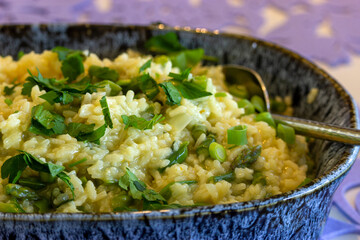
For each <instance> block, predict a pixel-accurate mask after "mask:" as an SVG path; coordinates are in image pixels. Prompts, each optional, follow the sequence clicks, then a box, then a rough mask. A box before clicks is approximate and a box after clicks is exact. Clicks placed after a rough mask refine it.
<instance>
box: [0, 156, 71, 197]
mask: <svg viewBox="0 0 360 240" xmlns="http://www.w3.org/2000/svg"><path fill="white" fill-rule="evenodd" d="M20 152H21V153H20V154H18V155H16V156H14V157H11V158H9V159H7V160H6V161H5V162H4V164H3V165H2V167H1V178H2V179H5V178H7V177H9V182H11V183H16V182H17V181H18V180H19V178H20V176H21V173H22V172H23V171H24V170H25V168H26V167H27V166H29V167H30V168H31V169H32V170H34V171H37V172H45V173H49V174H51V176H52V177H55V176H57V177H59V178H60V179H61V180H63V181H64V182H65V183H66V184H67V185H68V186H69V188H70V190H71V192H72V194H73V197H75V194H74V186H73V184H72V183H71V182H70V177H69V176H68V175H67V174H66V173H64V169H65V167H63V166H59V165H56V164H54V163H51V162H47V163H44V162H43V161H41V160H39V159H38V158H36V157H34V156H33V155H31V154H30V153H27V152H25V151H20Z"/></svg>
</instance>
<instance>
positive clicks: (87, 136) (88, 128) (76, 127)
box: [67, 123, 107, 144]
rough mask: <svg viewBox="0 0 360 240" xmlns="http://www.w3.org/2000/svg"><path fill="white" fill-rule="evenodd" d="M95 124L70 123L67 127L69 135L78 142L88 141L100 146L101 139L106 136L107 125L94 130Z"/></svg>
mask: <svg viewBox="0 0 360 240" xmlns="http://www.w3.org/2000/svg"><path fill="white" fill-rule="evenodd" d="M94 127H95V124H83V123H69V125H68V126H67V131H68V134H69V135H70V136H72V137H74V138H76V139H77V140H78V141H87V142H94V143H96V144H100V138H101V137H102V136H104V135H105V130H106V127H107V125H106V124H104V125H102V126H101V127H99V128H97V129H96V130H94Z"/></svg>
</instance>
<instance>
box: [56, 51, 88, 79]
mask: <svg viewBox="0 0 360 240" xmlns="http://www.w3.org/2000/svg"><path fill="white" fill-rule="evenodd" d="M52 51H53V52H56V53H57V54H58V58H59V61H61V71H62V73H63V75H64V77H65V78H68V79H69V80H70V81H73V80H75V79H76V78H77V77H78V76H79V75H80V74H81V73H83V72H84V64H83V60H84V59H85V55H84V53H83V52H82V51H79V50H72V49H69V48H66V47H60V46H58V47H55V48H53V49H52Z"/></svg>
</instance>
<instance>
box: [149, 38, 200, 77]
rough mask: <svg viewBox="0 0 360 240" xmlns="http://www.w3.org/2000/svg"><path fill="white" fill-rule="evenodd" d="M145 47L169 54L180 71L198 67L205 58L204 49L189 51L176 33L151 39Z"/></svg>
mask: <svg viewBox="0 0 360 240" xmlns="http://www.w3.org/2000/svg"><path fill="white" fill-rule="evenodd" d="M145 47H146V48H147V49H148V50H150V51H152V52H156V53H161V54H167V55H168V56H169V58H170V60H171V62H172V64H173V66H174V67H179V68H180V70H184V69H186V68H187V67H191V66H194V65H196V64H197V63H199V62H200V61H201V59H202V58H203V57H204V50H203V49H201V48H198V49H193V50H188V49H186V48H185V47H184V46H182V45H181V44H180V42H179V40H178V38H177V36H176V34H175V33H174V32H169V33H167V34H164V35H159V36H155V37H152V38H150V39H149V41H147V42H146V44H145Z"/></svg>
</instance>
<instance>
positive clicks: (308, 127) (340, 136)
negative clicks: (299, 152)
mask: <svg viewBox="0 0 360 240" xmlns="http://www.w3.org/2000/svg"><path fill="white" fill-rule="evenodd" d="M271 115H272V117H273V119H274V120H275V122H277V123H281V124H285V125H288V126H291V127H293V128H294V130H295V132H296V133H297V134H299V135H303V136H309V137H314V138H321V139H325V140H331V141H336V142H342V143H348V144H354V145H360V130H358V129H353V128H346V127H339V126H335V125H332V124H326V123H319V122H315V121H311V120H305V119H299V118H295V117H288V116H283V115H278V114H271Z"/></svg>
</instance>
